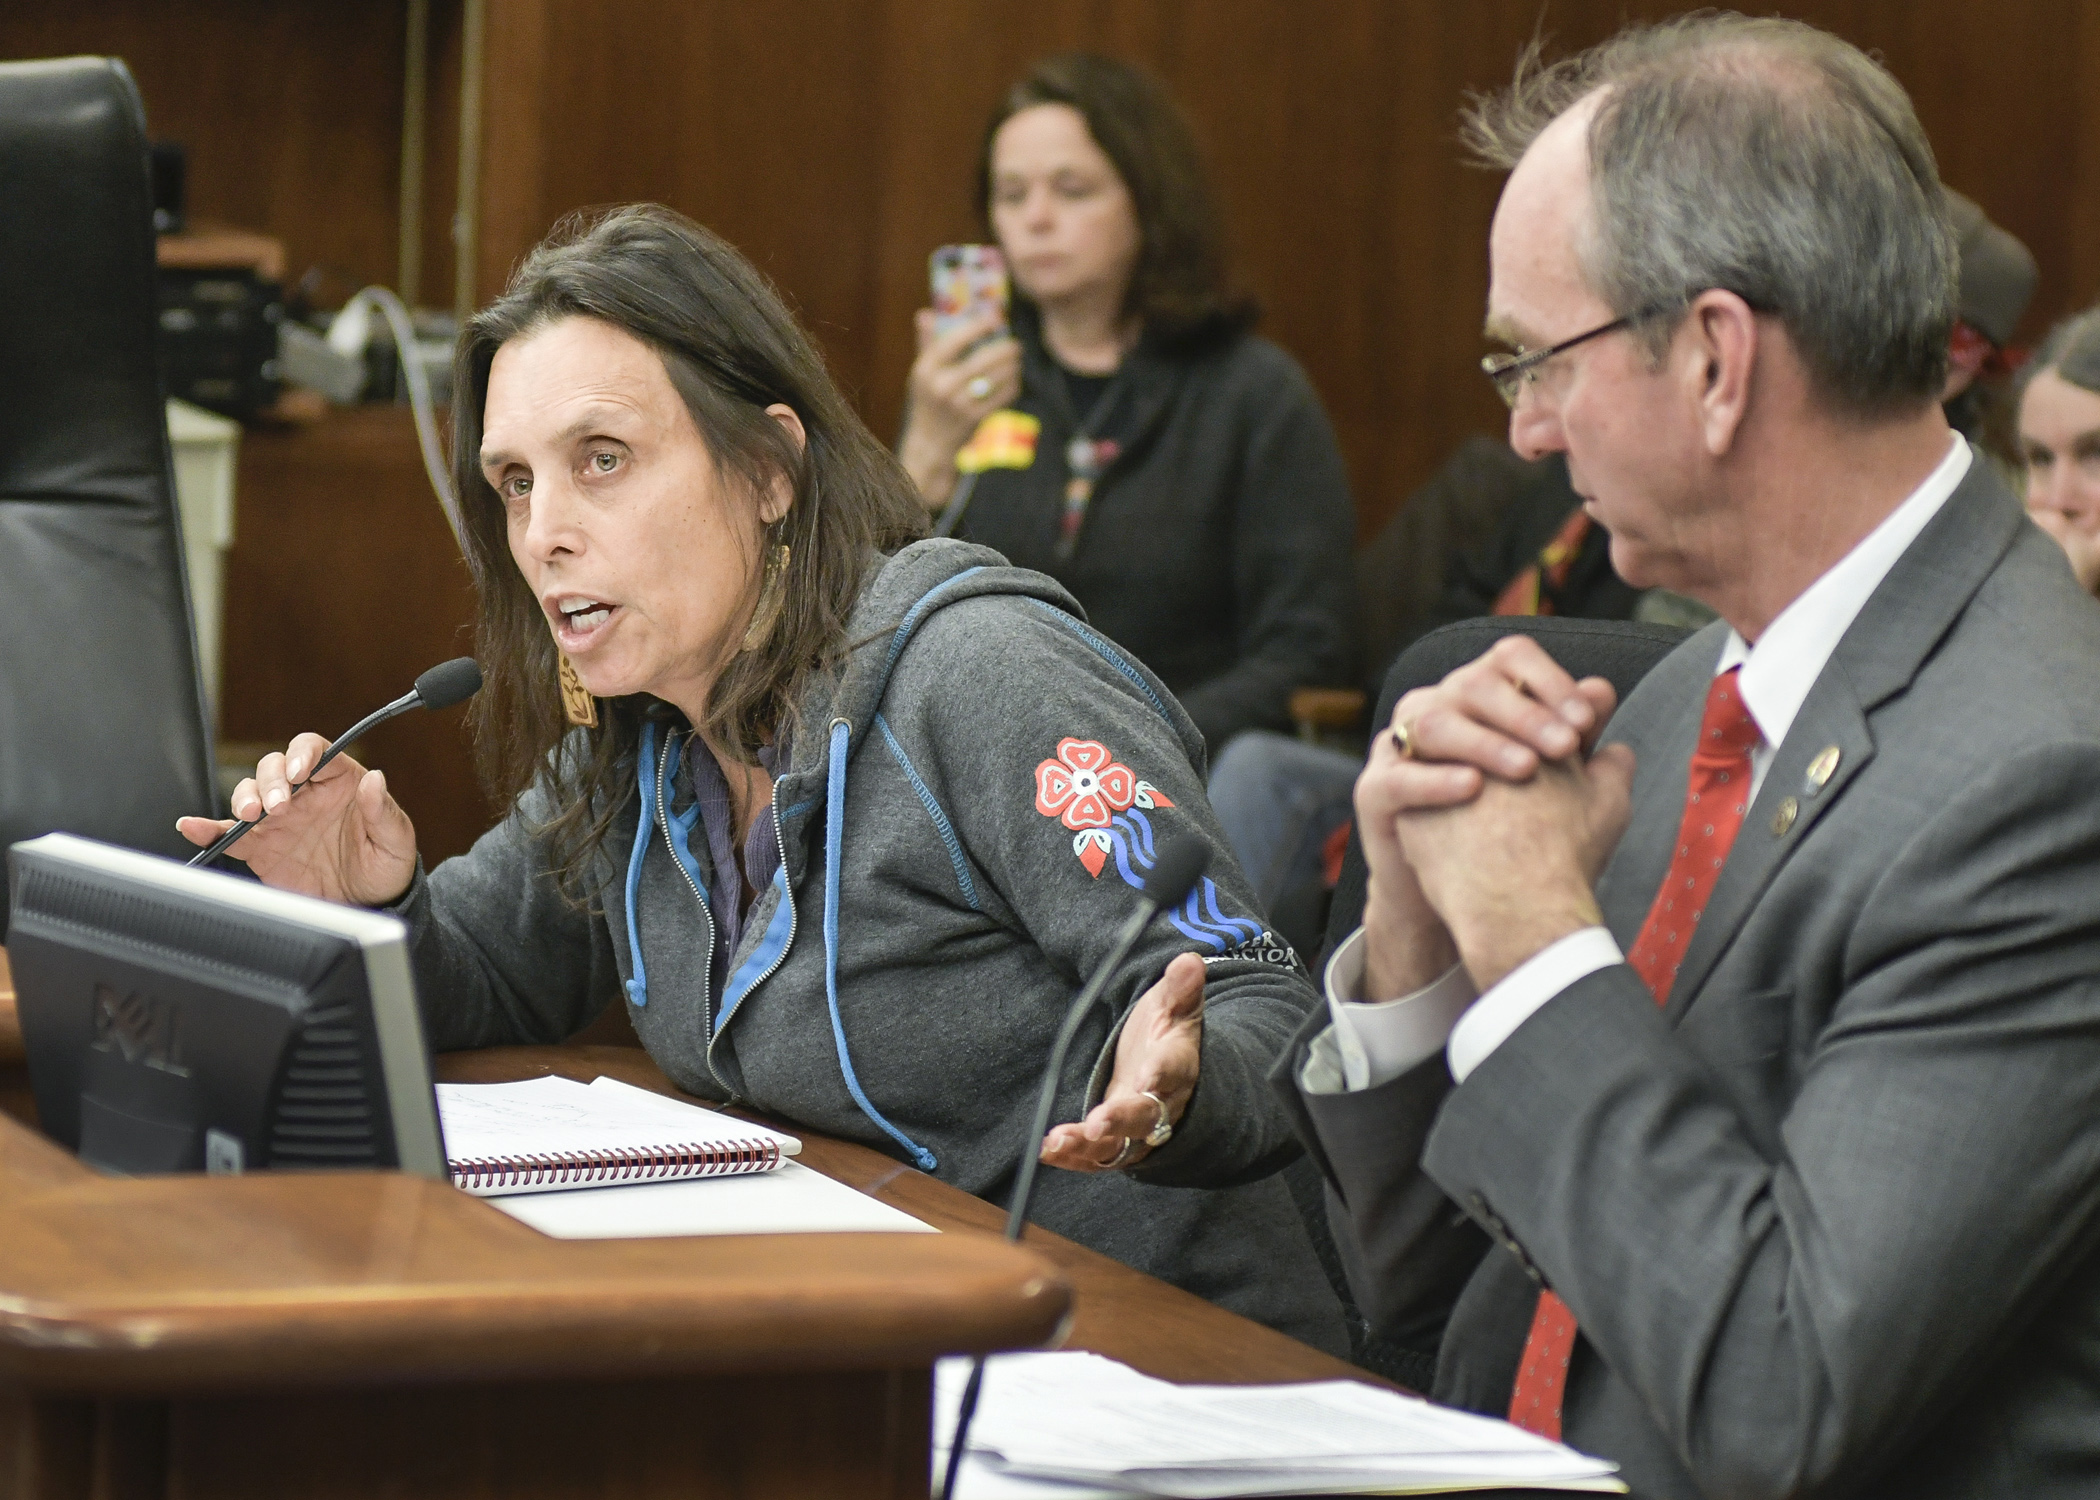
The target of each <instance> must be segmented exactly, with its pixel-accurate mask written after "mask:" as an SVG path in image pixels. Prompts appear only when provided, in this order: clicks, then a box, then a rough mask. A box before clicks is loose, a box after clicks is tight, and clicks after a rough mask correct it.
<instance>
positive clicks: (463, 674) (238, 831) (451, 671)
mask: <svg viewBox="0 0 2100 1500" xmlns="http://www.w3.org/2000/svg"><path fill="white" fill-rule="evenodd" d="M480 691H481V663H479V662H477V661H475V660H474V658H473V657H471V656H456V657H454V658H453V659H452V660H451V661H448V662H441V663H439V664H438V665H437V666H434V667H432V668H431V669H430V670H429V671H427V672H425V673H424V674H423V675H422V676H421V677H418V678H417V679H416V685H415V686H414V687H412V688H410V689H409V690H408V691H407V692H405V693H403V694H402V695H401V696H400V697H398V698H396V699H395V700H394V701H393V702H392V703H389V704H388V705H387V706H386V707H385V708H382V709H380V710H379V711H378V712H377V713H370V714H366V715H365V716H364V717H363V718H362V719H359V720H358V721H357V722H356V723H355V724H352V725H351V726H350V727H349V728H348V729H346V730H344V731H343V732H342V733H341V734H339V735H337V736H336V737H335V742H334V743H333V744H331V745H330V746H329V747H328V748H327V749H326V750H324V751H322V752H321V758H320V759H319V760H317V761H315V762H314V768H313V769H312V770H311V771H308V772H307V773H306V776H305V777H304V779H302V780H301V781H300V783H299V786H295V787H293V788H292V795H293V796H295V797H296V796H297V795H299V788H300V787H303V786H305V785H306V783H307V782H309V781H312V780H313V779H314V777H316V776H318V775H320V774H321V767H323V766H325V765H327V764H328V763H329V762H330V761H332V760H334V759H335V758H336V756H338V755H339V754H341V753H342V750H343V747H344V746H345V745H350V744H354V743H355V742H356V740H357V737H358V736H359V735H361V734H364V733H366V732H368V731H369V730H371V729H372V728H373V727H374V726H376V725H380V724H384V723H385V722H386V721H387V720H388V719H392V718H395V717H397V716H399V715H401V714H405V713H407V712H408V711H409V710H410V709H412V708H450V707H451V706H452V705H453V704H455V703H464V702H466V700H467V699H469V698H471V697H473V696H474V695H475V694H476V693H478V692H480ZM269 815H270V814H269V813H268V811H265V812H264V813H263V815H262V817H261V818H255V819H252V820H250V819H243V820H242V821H241V822H238V823H236V824H234V825H233V826H232V827H231V828H229V829H227V830H226V832H225V833H223V834H222V835H220V837H219V841H218V842H217V843H215V844H213V845H212V846H211V847H210V848H209V849H206V850H204V851H202V852H201V853H199V854H197V855H196V856H195V857H194V858H192V859H191V860H190V863H191V864H193V865H201V864H208V863H209V862H210V861H212V860H215V859H217V858H218V857H219V856H220V855H222V854H224V853H225V852H226V851H227V850H228V849H230V848H232V847H233V846H234V844H236V843H237V842H239V840H240V839H241V837H242V836H243V835H244V834H246V833H247V832H248V830H249V829H251V828H253V827H254V826H255V825H256V824H257V823H260V822H261V821H262V820H263V818H267V817H268V816H269Z"/></svg>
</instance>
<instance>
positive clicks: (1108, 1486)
mask: <svg viewBox="0 0 2100 1500" xmlns="http://www.w3.org/2000/svg"><path fill="white" fill-rule="evenodd" d="M969 1373H970V1362H969V1361H968V1360H967V1359H946V1360H942V1361H941V1363H940V1367H939V1369H938V1371H937V1372H936V1378H935V1398H934V1437H935V1442H936V1444H937V1445H939V1444H945V1443H946V1442H947V1441H948V1439H949V1437H950V1435H951V1434H952V1433H953V1432H954V1430H955V1414H956V1411H957V1408H958V1407H959V1405H960V1403H961V1400H962V1389H963V1386H964V1384H965V1383H966V1382H967V1381H968V1379H969ZM969 1444H970V1452H969V1458H968V1461H967V1462H966V1463H965V1466H964V1469H963V1475H962V1482H961V1483H960V1484H959V1485H958V1486H957V1493H958V1494H959V1495H961V1496H964V1497H967V1500H1006V1497H1015V1500H1020V1497H1027V1496H1038V1495H1040V1496H1046V1497H1048V1496H1061V1497H1064V1500H1081V1497H1085V1496H1097V1495H1100V1496H1125V1495H1164V1496H1188V1497H1210V1496H1226V1495H1351V1494H1358V1495H1360V1494H1386V1495H1393V1494H1426V1493H1436V1492H1448V1491H1457V1490H1472V1489H1491V1488H1498V1487H1505V1486H1506V1487H1514V1488H1527V1489H1553V1490H1576V1491H1586V1492H1591V1493H1602V1494H1624V1493H1625V1491H1626V1487H1625V1485H1623V1484H1622V1483H1620V1482H1619V1481H1618V1480H1617V1479H1616V1478H1614V1477H1613V1475H1614V1472H1615V1469H1616V1465H1613V1464H1610V1463H1606V1462H1605V1461H1603V1460H1601V1459H1594V1458H1588V1457H1585V1456H1584V1455H1582V1454H1580V1453H1577V1452H1575V1451H1574V1450H1573V1449H1572V1448H1566V1447H1563V1446H1562V1445H1560V1444H1559V1443H1552V1442H1548V1441H1547V1440H1546V1439H1544V1438H1541V1437H1536V1436H1534V1435H1532V1434H1531V1433H1528V1432H1524V1431H1522V1430H1520V1429H1518V1428H1515V1427H1512V1426H1510V1425H1509V1424H1508V1423H1507V1422H1498V1421H1494V1420H1493V1419H1491V1418H1488V1417H1480V1416H1474V1415H1472V1414H1470V1413H1467V1412H1458V1411H1452V1410H1450V1409H1448V1408H1446V1407H1441V1406H1433V1405H1431V1404H1430V1403H1429V1402H1427V1401H1421V1400H1417V1399H1415V1398H1414V1397H1410V1396H1402V1395H1399V1394H1397V1393H1395V1392H1392V1391H1387V1390H1381V1389H1378V1388H1376V1387H1373V1386H1368V1385H1360V1384H1358V1383H1357V1382H1355V1381H1348V1380H1333V1381H1323V1382H1319V1383H1315V1384H1308V1385H1266V1386H1220V1385H1213V1386H1178V1385H1173V1384H1170V1383H1169V1382H1167V1381H1164V1380H1154V1379H1153V1378H1152V1377H1150V1376H1148V1375H1141V1374H1139V1373H1138V1372H1137V1371H1136V1370H1133V1369H1131V1368H1130V1367H1129V1366H1128V1365H1124V1364H1120V1363H1118V1362H1117V1361H1115V1360H1112V1359H1107V1358H1104V1357H1103V1356H1101V1355H1098V1354H1081V1353H1057V1354H1000V1355H994V1356H993V1357H992V1358H991V1360H989V1361H988V1362H987V1364H986V1367H985V1380H984V1391H983V1394H982V1396H981V1397H980V1399H979V1402H978V1407H977V1416H976V1420H975V1422H974V1424H973V1425H972V1427H971V1430H970V1439H969ZM946 1469H947V1453H946V1451H945V1449H944V1448H939V1447H937V1449H936V1453H935V1457H934V1480H935V1484H936V1486H938V1484H939V1482H940V1479H941V1476H942V1475H943V1474H945V1472H946Z"/></svg>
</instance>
